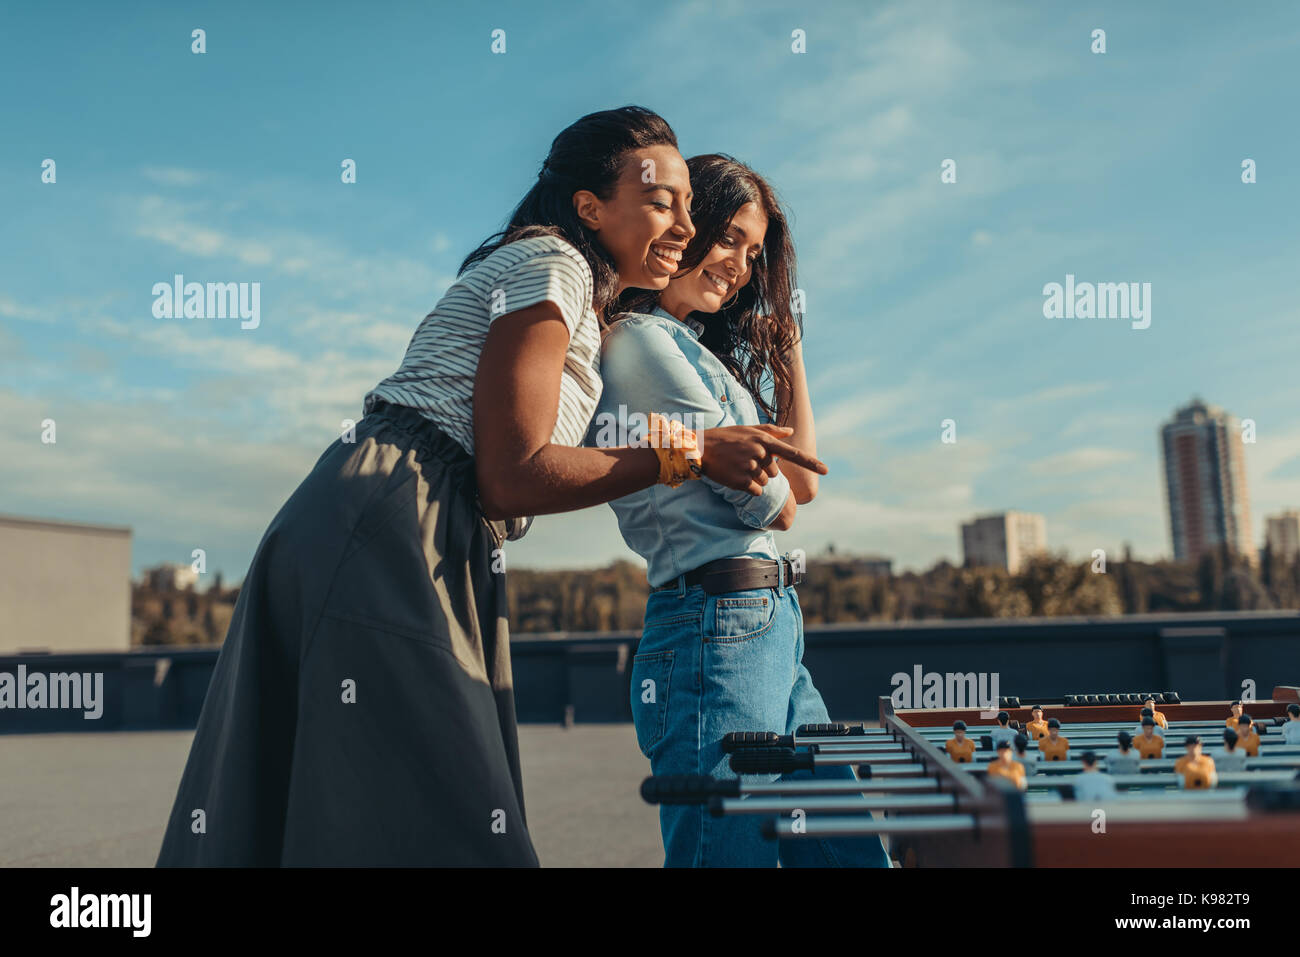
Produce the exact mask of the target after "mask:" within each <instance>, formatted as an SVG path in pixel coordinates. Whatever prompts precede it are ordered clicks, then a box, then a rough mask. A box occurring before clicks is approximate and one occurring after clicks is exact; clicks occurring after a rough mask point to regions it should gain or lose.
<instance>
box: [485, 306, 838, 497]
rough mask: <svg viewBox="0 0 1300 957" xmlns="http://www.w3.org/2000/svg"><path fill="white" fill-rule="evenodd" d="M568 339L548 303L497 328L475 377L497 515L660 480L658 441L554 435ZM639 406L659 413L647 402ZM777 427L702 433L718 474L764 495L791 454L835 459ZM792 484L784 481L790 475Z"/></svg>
mask: <svg viewBox="0 0 1300 957" xmlns="http://www.w3.org/2000/svg"><path fill="white" fill-rule="evenodd" d="M568 344H569V332H568V327H567V326H566V325H565V322H564V318H563V315H562V313H561V311H560V308H559V306H557V305H556V304H555V303H553V302H550V301H549V300H548V301H543V302H539V303H537V304H536V305H532V306H528V307H526V308H524V309H520V310H518V311H516V312H512V313H508V314H506V315H503V316H500V317H498V318H496V319H494V320H493V321H492V324H491V325H490V326H489V327H488V334H487V339H486V341H485V342H484V344H483V352H482V354H481V355H480V357H479V363H478V370H477V372H476V373H475V380H474V452H475V454H474V464H475V471H476V475H477V478H478V487H479V500H480V502H481V503H482V505H483V509H484V513H485V514H486V515H487V517H488V518H490V519H494V520H495V519H502V518H510V517H514V516H518V515H546V514H551V513H555V512H568V511H573V510H574V509H579V508H588V507H590V506H592V505H601V504H603V503H605V502H610V501H613V500H614V499H616V498H621V497H623V496H624V495H628V494H631V493H632V492H636V491H639V490H641V489H643V488H648V487H649V486H651V485H654V484H655V483H656V482H657V481H658V477H659V460H658V457H657V456H656V455H655V452H654V450H652V449H649V448H604V449H598V448H573V447H570V446H565V445H556V444H553V443H552V442H551V433H552V432H553V431H554V429H555V420H556V415H557V413H558V410H559V407H560V374H561V371H562V370H563V368H564V360H565V354H566V352H567V349H568ZM638 411H659V410H657V409H656V410H651V409H644V410H638ZM786 434H788V433H787V432H785V431H783V430H779V429H772V428H769V427H754V426H729V427H727V428H720V429H709V430H707V431H706V432H705V433H702V434H701V436H700V439H701V445H702V447H703V449H704V464H705V468H706V470H707V474H708V476H709V478H710V479H712V480H713V481H716V482H718V483H721V484H722V485H725V486H726V487H728V488H730V489H737V490H743V491H744V492H745V493H747V494H751V495H761V494H762V492H763V486H765V485H766V484H767V481H768V479H769V478H770V477H771V478H775V477H776V476H777V475H778V474H779V472H778V468H777V463H775V462H773V460H772V457H773V456H779V457H780V459H781V464H782V465H784V464H785V460H786V459H787V458H790V459H793V460H794V461H796V462H802V463H803V464H804V465H806V466H807V467H808V468H812V469H820V470H822V471H825V469H826V466H825V465H823V464H822V463H821V462H818V461H817V459H816V458H815V457H813V456H808V455H805V454H804V453H803V452H802V451H800V450H799V449H797V448H795V447H794V446H791V445H788V444H787V443H786V442H784V441H782V438H780V437H778V436H784V435H786ZM781 481H782V483H784V480H783V479H782V480H781Z"/></svg>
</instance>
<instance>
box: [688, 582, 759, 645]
mask: <svg viewBox="0 0 1300 957" xmlns="http://www.w3.org/2000/svg"><path fill="white" fill-rule="evenodd" d="M775 613H776V595H775V594H774V593H773V592H772V590H771V589H770V588H754V589H750V590H749V591H738V592H728V593H726V594H724V595H719V596H718V597H717V598H716V599H715V600H714V606H713V614H712V615H709V614H707V613H706V614H705V621H706V623H711V624H712V626H713V627H712V630H711V631H710V630H709V629H708V628H707V626H706V629H705V632H704V635H703V638H704V640H705V641H707V642H728V641H750V640H752V639H754V638H757V637H759V636H760V635H762V634H763V633H764V632H766V631H767V630H768V629H769V628H771V627H772V621H773V618H774V616H775Z"/></svg>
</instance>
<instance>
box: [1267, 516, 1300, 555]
mask: <svg viewBox="0 0 1300 957" xmlns="http://www.w3.org/2000/svg"><path fill="white" fill-rule="evenodd" d="M1264 525H1265V528H1264V540H1265V541H1266V542H1267V543H1268V550H1269V552H1270V554H1272V555H1274V556H1279V555H1280V556H1281V557H1282V558H1284V559H1286V560H1287V561H1288V562H1293V561H1295V560H1296V559H1297V558H1300V511H1296V510H1295V509H1293V508H1289V509H1287V510H1286V511H1285V512H1283V513H1282V514H1280V515H1270V516H1269V517H1268V518H1266V519H1265V520H1264Z"/></svg>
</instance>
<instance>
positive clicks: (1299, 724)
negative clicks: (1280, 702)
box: [1282, 704, 1300, 745]
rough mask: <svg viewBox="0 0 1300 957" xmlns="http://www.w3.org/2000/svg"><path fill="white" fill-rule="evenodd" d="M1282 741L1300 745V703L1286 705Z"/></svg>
mask: <svg viewBox="0 0 1300 957" xmlns="http://www.w3.org/2000/svg"><path fill="white" fill-rule="evenodd" d="M1282 743H1283V744H1294V745H1300V704H1289V705H1287V706H1286V724H1284V725H1282Z"/></svg>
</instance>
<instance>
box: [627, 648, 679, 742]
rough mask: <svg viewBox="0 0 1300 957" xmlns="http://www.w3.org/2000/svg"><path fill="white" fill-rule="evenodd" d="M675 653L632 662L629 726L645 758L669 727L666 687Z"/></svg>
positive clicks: (637, 658)
mask: <svg viewBox="0 0 1300 957" xmlns="http://www.w3.org/2000/svg"><path fill="white" fill-rule="evenodd" d="M674 654H675V652H672V651H655V652H650V653H648V654H644V655H636V656H635V657H634V658H633V659H632V724H633V726H635V728H636V743H637V746H638V747H640V748H641V753H642V754H644V755H645V756H646V757H647V758H648V757H650V752H651V750H652V749H653V748H654V746H655V745H656V744H658V743H659V742H660V741H661V740H663V736H664V732H665V731H666V730H667V727H668V686H669V683H670V682H671V681H672V676H673V656H674Z"/></svg>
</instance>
